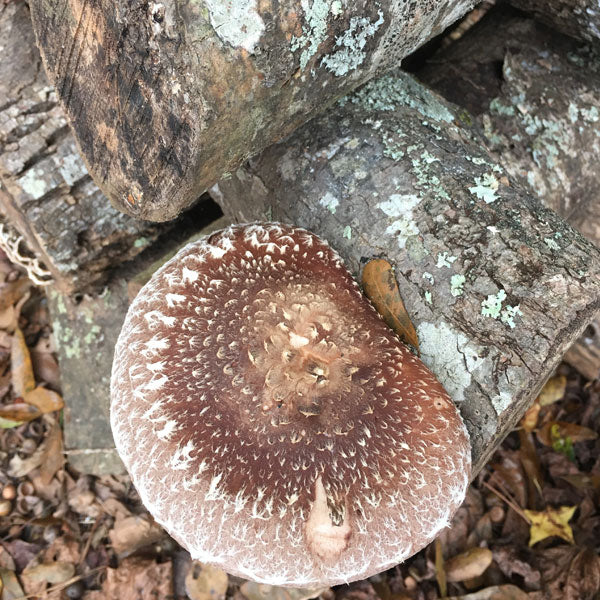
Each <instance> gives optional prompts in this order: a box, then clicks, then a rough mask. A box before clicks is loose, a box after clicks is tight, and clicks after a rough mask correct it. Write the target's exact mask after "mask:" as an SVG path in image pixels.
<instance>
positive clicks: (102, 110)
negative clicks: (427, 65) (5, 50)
mask: <svg viewBox="0 0 600 600" xmlns="http://www.w3.org/2000/svg"><path fill="white" fill-rule="evenodd" d="M474 3H475V0H413V1H412V2H405V1H403V0H380V1H379V2H369V1H368V0H358V1H357V2H347V1H346V0H280V1H277V2H276V1H275V0H261V2H258V1H256V0H235V1H233V2H227V3H224V2H221V1H220V0H202V1H197V0H194V1H192V0H183V1H180V2H175V1H174V0H167V1H165V2H160V3H158V2H146V1H145V0H120V1H119V2H114V1H113V0H98V1H97V2H94V3H86V2H81V1H78V0H75V1H70V0H69V1H68V0H31V8H32V16H33V22H34V27H35V30H36V35H37V40H38V44H39V46H40V48H41V51H42V56H43V58H44V60H45V65H46V68H47V70H48V73H49V76H50V80H51V81H52V83H53V84H54V85H55V87H56V89H57V91H58V95H59V98H60V100H61V102H62V104H63V106H64V108H65V110H66V113H67V116H68V118H69V121H70V123H71V125H72V126H73V129H74V132H75V136H76V138H77V141H78V144H79V146H80V148H81V151H82V154H83V156H84V158H85V160H86V162H87V165H88V167H89V170H90V173H91V174H92V176H93V177H94V180H95V181H96V183H97V184H98V185H99V186H100V188H101V189H102V190H103V191H104V192H105V193H106V194H107V195H108V196H109V197H110V199H111V200H112V201H113V203H114V205H115V206H116V207H117V208H119V209H120V210H122V211H124V212H126V213H129V214H130V215H133V216H136V217H139V218H144V219H150V220H156V221H163V220H167V219H171V218H173V217H174V216H176V215H177V214H179V212H180V211H182V210H183V209H185V208H186V207H188V206H189V205H190V204H191V203H193V202H194V201H195V200H196V199H197V198H198V197H199V195H200V194H201V193H202V192H203V190H205V189H206V188H207V187H209V186H210V185H212V184H213V183H215V181H217V180H218V179H219V178H220V177H221V176H222V175H223V174H224V173H226V172H230V171H232V170H235V169H236V168H237V167H238V166H239V165H240V164H241V163H242V161H243V160H245V159H247V158H248V157H250V156H252V155H254V154H256V153H257V152H259V151H260V150H262V149H263V148H265V147H266V146H268V145H269V144H271V143H273V142H274V141H277V140H280V139H282V138H283V137H285V136H286V135H288V134H289V133H290V132H291V131H293V130H294V129H295V128H296V127H298V126H299V125H300V124H302V123H304V122H305V121H307V120H308V119H309V118H311V117H312V116H313V115H314V114H316V113H317V112H319V111H321V110H323V109H324V108H325V107H326V106H327V105H328V104H330V103H331V102H333V101H335V100H336V99H337V98H339V97H340V96H342V95H343V94H345V93H346V92H348V91H349V90H351V89H353V88H355V87H356V86H357V85H358V84H360V83H361V82H363V81H365V80H367V79H369V78H370V77H372V76H373V74H374V73H375V72H376V71H377V70H378V69H381V68H385V67H387V66H390V65H395V64H397V63H398V62H399V60H400V59H401V58H402V57H404V56H406V55H407V54H409V53H410V52H411V51H413V50H414V49H415V48H416V47H418V46H419V45H421V44H422V43H423V42H425V41H426V40H427V39H429V38H430V37H432V36H434V35H436V34H438V33H440V32H441V31H442V30H443V29H444V28H445V27H446V26H447V25H449V24H450V23H451V22H453V21H454V20H456V19H458V18H459V17H460V16H461V15H462V14H464V13H465V12H466V11H467V10H468V9H469V8H471V7H472V6H473V4H474Z"/></svg>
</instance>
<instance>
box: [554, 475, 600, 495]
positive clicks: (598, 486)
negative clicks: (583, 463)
mask: <svg viewBox="0 0 600 600" xmlns="http://www.w3.org/2000/svg"><path fill="white" fill-rule="evenodd" d="M559 477H560V478H561V479H564V480H565V481H568V482H569V483H570V484H571V485H572V486H573V487H576V488H577V489H578V490H582V491H583V490H598V491H600V475H586V474H585V473H580V474H574V475H560V476H559Z"/></svg>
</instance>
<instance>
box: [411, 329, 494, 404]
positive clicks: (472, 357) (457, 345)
mask: <svg viewBox="0 0 600 600" xmlns="http://www.w3.org/2000/svg"><path fill="white" fill-rule="evenodd" d="M417 335H418V337H419V348H420V351H421V359H422V360H423V362H424V363H425V364H426V365H427V366H428V367H429V368H430V369H431V370H432V371H433V373H435V375H436V377H437V378H438V379H439V381H440V383H441V384H442V385H443V386H444V387H445V388H446V391H447V392H448V394H450V397H451V398H452V399H453V400H454V401H455V402H461V401H463V400H464V399H465V390H466V389H467V388H468V387H469V385H471V380H472V373H473V372H474V371H475V370H476V369H478V368H479V367H480V366H481V365H482V364H483V362H484V360H486V359H483V358H480V357H479V353H478V351H477V348H476V347H475V346H474V345H473V344H470V343H469V339H468V338H467V337H466V336H465V335H464V334H462V333H460V332H458V331H455V330H454V329H452V328H451V327H450V326H449V325H448V324H447V323H444V322H442V323H440V324H439V325H435V324H433V323H426V322H424V323H421V324H420V325H419V326H418V327H417Z"/></svg>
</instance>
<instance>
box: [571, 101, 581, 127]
mask: <svg viewBox="0 0 600 600" xmlns="http://www.w3.org/2000/svg"><path fill="white" fill-rule="evenodd" d="M577 119H579V109H578V108H577V105H576V104H575V103H574V102H569V121H571V123H577Z"/></svg>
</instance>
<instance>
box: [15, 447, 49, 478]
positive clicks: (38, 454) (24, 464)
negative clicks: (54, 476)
mask: <svg viewBox="0 0 600 600" xmlns="http://www.w3.org/2000/svg"><path fill="white" fill-rule="evenodd" d="M42 451H43V449H42V447H41V446H40V447H39V448H38V449H37V450H36V451H35V452H34V453H33V454H32V455H31V456H28V457H27V458H21V457H20V456H19V455H18V454H15V455H14V456H13V457H12V458H11V459H10V462H9V463H8V474H9V475H10V476H11V477H24V476H25V475H27V474H28V473H31V471H33V470H34V469H37V468H38V467H39V466H40V464H41V463H42Z"/></svg>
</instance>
